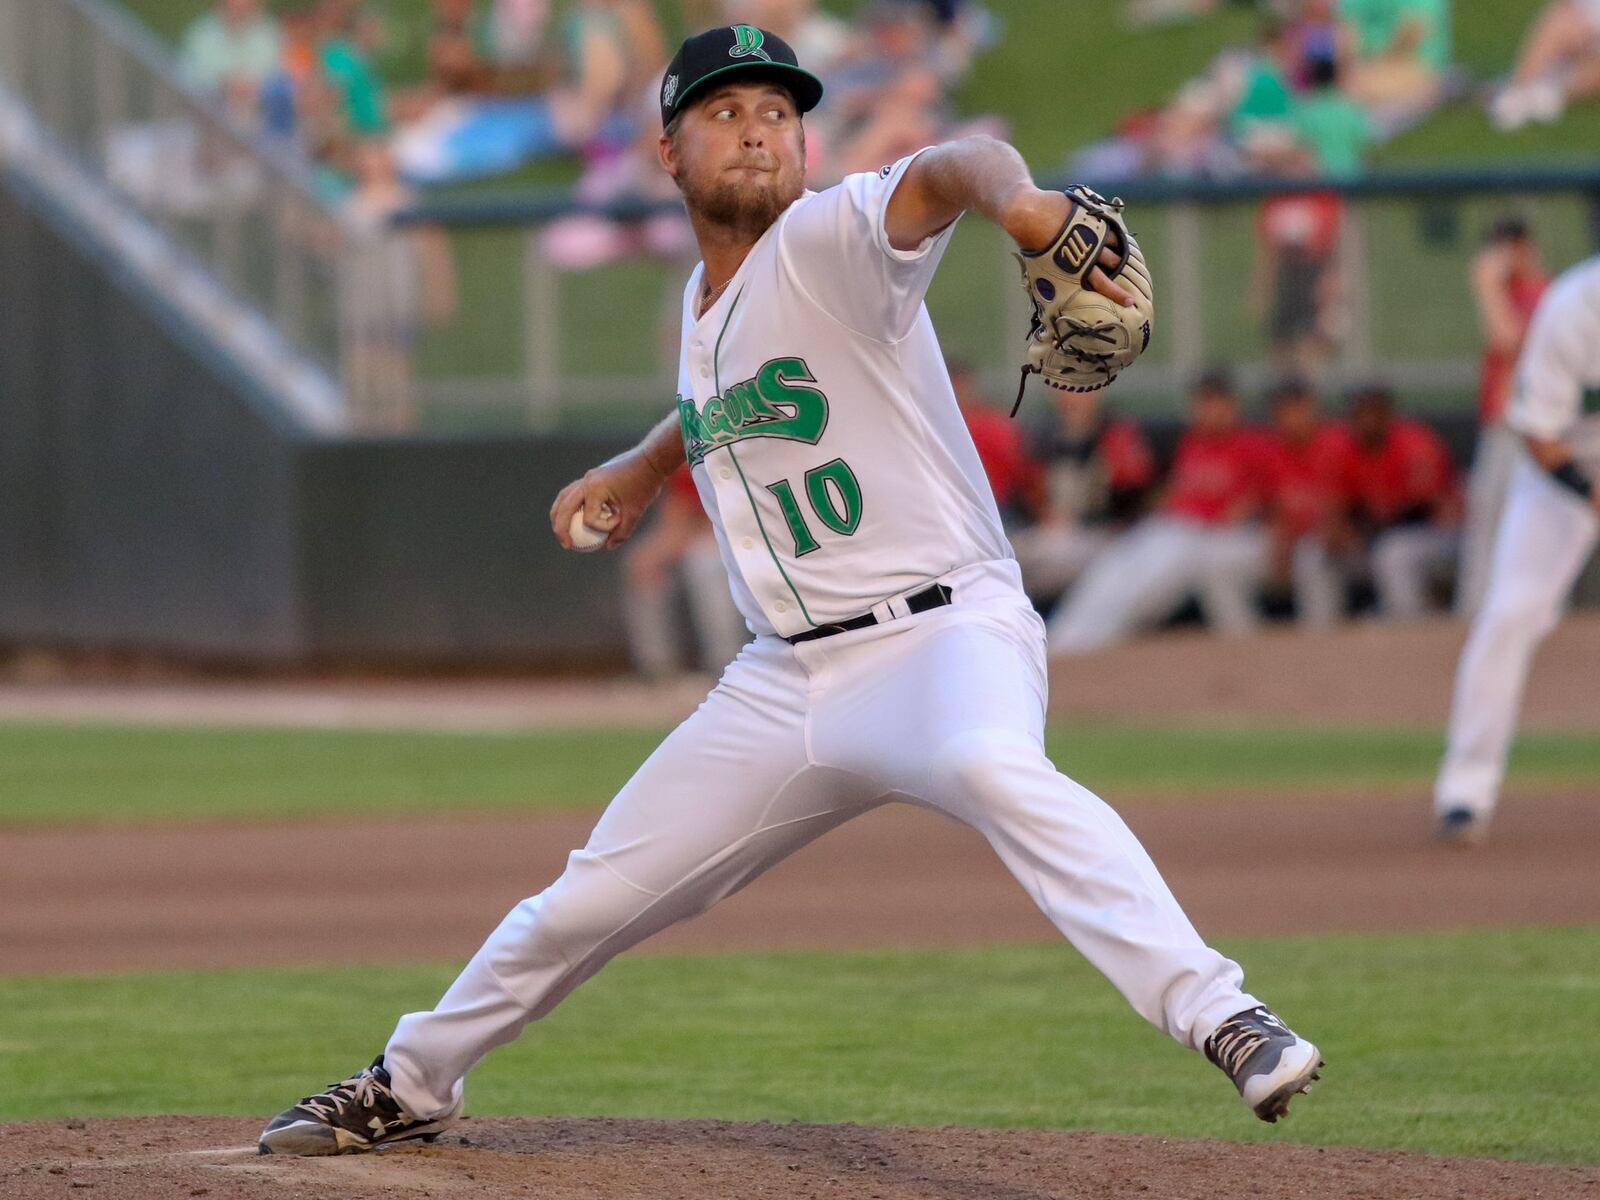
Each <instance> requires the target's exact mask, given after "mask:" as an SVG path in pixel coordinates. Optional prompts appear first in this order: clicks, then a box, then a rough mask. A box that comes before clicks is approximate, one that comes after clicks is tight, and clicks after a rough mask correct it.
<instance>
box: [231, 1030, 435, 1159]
mask: <svg viewBox="0 0 1600 1200" xmlns="http://www.w3.org/2000/svg"><path fill="white" fill-rule="evenodd" d="M460 1115H461V1104H460V1102H459V1101H458V1102H457V1104H456V1106H455V1108H453V1109H451V1110H450V1111H449V1112H447V1113H445V1114H444V1115H443V1116H441V1117H435V1118H433V1119H432V1120H426V1121H425V1120H422V1119H421V1118H419V1117H416V1116H414V1115H412V1114H411V1113H408V1112H407V1111H406V1110H405V1109H404V1108H403V1107H402V1106H401V1104H400V1101H399V1100H398V1099H396V1098H395V1094H394V1091H393V1090H392V1089H391V1088H390V1086H389V1072H388V1071H386V1070H384V1069H383V1055H381V1054H380V1055H378V1057H377V1058H375V1059H373V1060H372V1065H371V1066H370V1067H368V1068H366V1069H365V1070H363V1071H358V1072H357V1073H356V1074H354V1075H352V1076H351V1077H350V1078H349V1079H346V1080H344V1081H343V1082H342V1083H330V1084H329V1085H328V1088H327V1090H326V1091H324V1092H319V1093H318V1094H317V1095H315V1096H307V1097H306V1098H305V1099H304V1100H302V1101H300V1103H299V1104H296V1105H295V1106H294V1107H293V1108H286V1109H284V1110H283V1111H282V1112H281V1113H279V1114H278V1115H277V1116H275V1117H273V1118H272V1120H270V1121H268V1122H267V1127H266V1128H265V1129H263V1130H262V1131H261V1136H260V1137H259V1138H257V1139H256V1150H257V1152H258V1153H261V1154H303V1155H310V1154H354V1153H357V1152H359V1151H362V1150H376V1149H377V1148H378V1147H379V1146H387V1145H389V1144H390V1143H392V1142H404V1141H409V1140H411V1139H412V1138H421V1139H422V1140H423V1141H425V1142H431V1141H433V1139H434V1138H436V1137H438V1136H439V1134H440V1133H442V1132H443V1131H444V1130H445V1129H447V1128H449V1127H450V1126H451V1125H453V1124H454V1123H455V1121H456V1118H458V1117H459V1116H460Z"/></svg>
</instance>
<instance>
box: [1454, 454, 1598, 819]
mask: <svg viewBox="0 0 1600 1200" xmlns="http://www.w3.org/2000/svg"><path fill="white" fill-rule="evenodd" d="M1597 539H1600V515H1597V514H1596V513H1595V510H1594V507H1593V506H1592V505H1589V504H1585V503H1584V502H1583V500H1582V499H1580V498H1579V497H1578V496H1576V495H1574V494H1573V493H1572V492H1570V491H1568V490H1567V489H1566V488H1563V487H1562V486H1561V485H1560V484H1558V483H1556V482H1555V481H1554V480H1552V479H1551V478H1550V477H1549V476H1548V475H1547V474H1545V472H1544V471H1542V470H1540V469H1539V467H1538V466H1537V465H1535V463H1534V462H1533V460H1532V459H1531V458H1530V457H1529V456H1528V455H1527V454H1526V453H1523V454H1521V455H1520V456H1519V458H1518V462H1517V465H1516V469H1515V471H1514V473H1513V475H1512V478H1511V491H1510V494H1509V495H1508V496H1507V498H1506V509H1505V514H1504V515H1503V516H1502V517H1501V520H1500V532H1499V534H1498V536H1497V537H1496V538H1495V547H1494V566H1493V568H1492V570H1491V573H1490V579H1489V590H1488V593H1487V595H1486V596H1485V597H1484V600H1483V606H1482V607H1481V608H1479V609H1478V614H1477V616H1476V617H1475V618H1474V619H1473V622H1472V631H1471V632H1470V633H1469V634H1468V635H1467V643H1466V645H1465V646H1464V647H1463V648H1462V650H1461V661H1460V662H1459V663H1458V664H1457V666H1456V687H1455V696H1454V698H1453V699H1452V701H1451V704H1450V735H1449V741H1448V744H1447V746H1446V749H1445V755H1444V762H1443V764H1442V765H1441V766H1440V768H1439V778H1438V780H1437V781H1436V782H1435V784H1434V793H1433V799H1434V807H1435V809H1436V810H1437V811H1438V812H1440V813H1444V812H1446V811H1448V810H1450V809H1452V808H1468V809H1471V810H1472V811H1473V812H1475V813H1477V814H1479V815H1480V816H1485V817H1487V816H1488V815H1489V814H1490V813H1492V812H1493V811H1494V806H1495V803H1496V801H1497V800H1498V799H1499V796H1500V785H1501V783H1502V782H1503V781H1504V779H1505V774H1506V756H1507V755H1508V754H1509V753H1510V750H1511V739H1512V737H1513V735H1514V734H1515V733H1516V728H1517V710H1518V709H1519V708H1520V707H1521V705H1522V691H1523V688H1524V687H1525V686H1526V684H1527V682H1528V668H1529V666H1530V665H1531V664H1532V662H1533V653H1534V651H1535V650H1537V649H1538V648H1539V643H1540V642H1542V641H1543V640H1544V638H1545V636H1546V635H1547V634H1548V633H1549V632H1550V631H1551V630H1552V629H1554V628H1555V627H1556V623H1557V622H1558V621H1560V619H1561V612H1562V609H1563V608H1565V607H1566V602H1567V597H1568V595H1569V594H1570V593H1571V591H1572V585H1573V584H1574V583H1575V582H1576V581H1577V578H1578V574H1579V572H1581V571H1582V570H1583V564H1584V563H1585V562H1587V561H1588V559H1589V555H1590V554H1591V553H1592V552H1593V550H1594V547H1595V542H1596V540H1597Z"/></svg>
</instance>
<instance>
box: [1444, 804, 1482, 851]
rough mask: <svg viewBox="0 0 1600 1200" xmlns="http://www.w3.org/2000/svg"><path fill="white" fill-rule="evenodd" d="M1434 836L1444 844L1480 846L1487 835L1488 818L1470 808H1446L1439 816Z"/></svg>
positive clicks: (1462, 846)
mask: <svg viewBox="0 0 1600 1200" xmlns="http://www.w3.org/2000/svg"><path fill="white" fill-rule="evenodd" d="M1434 836H1435V837H1436V838H1437V839H1438V840H1439V841H1440V842H1441V843H1443V844H1444V845H1446V846H1458V847H1461V848H1463V849H1465V848H1466V847H1468V846H1481V845H1482V844H1483V842H1484V839H1485V838H1487V837H1488V836H1489V819H1488V818H1487V817H1480V816H1479V815H1478V814H1477V813H1475V812H1473V811H1472V810H1471V809H1470V808H1451V809H1446V810H1445V812H1444V813H1443V814H1442V815H1441V816H1440V817H1439V824H1438V827H1437V828H1436V829H1435V831H1434Z"/></svg>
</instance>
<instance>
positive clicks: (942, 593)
mask: <svg viewBox="0 0 1600 1200" xmlns="http://www.w3.org/2000/svg"><path fill="white" fill-rule="evenodd" d="M950 599H951V592H950V589H949V588H948V587H946V586H945V585H944V584H942V583H931V584H929V585H928V586H927V587H925V588H923V589H922V590H921V591H920V592H912V593H911V595H909V596H907V597H906V608H907V609H909V610H910V611H911V612H914V613H920V612H927V611H928V610H929V609H930V608H943V607H944V606H945V605H946V604H949V603H950ZM879 624H882V622H880V621H879V620H878V618H877V616H876V615H875V614H873V613H862V614H861V615H860V616H859V617H851V618H850V619H849V620H848V621H835V622H834V623H833V624H832V625H818V626H817V627H816V628H815V629H808V630H806V631H805V632H804V633H797V634H794V635H793V636H791V637H786V638H784V639H783V640H784V641H786V642H788V643H789V644H790V645H791V646H798V645H799V644H800V643H801V642H814V641H816V640H817V639H818V638H825V637H832V636H833V635H834V634H836V633H849V632H850V631H851V630H852V629H866V628H868V627H870V626H873V625H879Z"/></svg>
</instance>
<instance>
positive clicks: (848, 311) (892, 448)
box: [677, 155, 1011, 636]
mask: <svg viewBox="0 0 1600 1200" xmlns="http://www.w3.org/2000/svg"><path fill="white" fill-rule="evenodd" d="M915 157H916V156H915V155H912V156H911V157H908V158H904V159H901V160H900V161H899V162H897V163H895V164H893V165H892V166H889V167H885V168H884V169H883V170H882V171H879V172H877V173H876V174H861V175H852V176H850V177H849V178H848V179H846V180H844V181H843V182H842V183H840V184H839V185H838V186H836V187H831V188H829V189H827V190H826V191H823V192H807V193H805V194H804V195H803V196H801V197H800V199H798V200H796V201H795V202H794V204H792V205H791V206H790V207H789V208H788V210H787V211H785V212H784V213H783V215H782V216H780V217H779V218H778V219H777V220H776V221H775V222H773V224H772V226H771V227H770V228H769V229H768V230H767V231H766V233H765V234H763V235H762V237H761V239H760V240H759V241H758V242H757V243H756V244H755V246H754V247H753V248H752V249H751V251H750V253H749V255H748V256H747V257H746V258H745V260H744V262H743V264H741V266H740V267H739V270H738V271H737V272H735V274H734V276H733V278H732V279H731V280H730V281H729V283H728V286H727V287H726V288H725V289H724V290H723V292H722V295H721V296H720V297H719V298H718V299H717V301H716V303H714V304H713V305H712V306H711V307H710V309H709V310H707V312H706V313H705V315H704V316H702V317H699V318H698V319H697V318H696V317H695V311H694V310H695V300H696V297H697V296H698V295H699V294H700V288H701V282H700V281H701V275H702V272H703V270H704V268H703V266H702V267H699V268H696V270H695V272H694V274H693V275H692V276H691V278H690V280H689V285H688V287H687V289H686V290H685V292H684V316H683V343H682V352H681V355H680V358H679V364H678V399H677V403H678V413H679V418H680V421H681V424H682V429H683V437H684V445H685V449H686V450H687V453H688V458H689V464H690V466H691V467H692V468H693V473H694V479H695V483H696V485H697V486H698V487H699V490H700V497H701V500H702V501H703V503H704V504H705V509H706V512H707V513H709V514H710V516H711V520H712V524H713V526H714V527H715V528H716V534H717V542H718V545H719V546H720V548H721V551H722V558H723V561H724V563H726V565H727V568H728V577H729V580H730V582H731V584H732V588H733V596H734V600H735V602H736V603H737V604H738V606H739V609H740V611H741V612H742V613H743V614H744V617H745V620H746V621H747V622H748V623H749V625H750V628H751V629H752V630H753V631H754V632H756V633H777V634H780V635H783V636H788V635H791V634H796V633H801V632H803V631H805V630H807V629H810V628H812V627H813V626H816V625H823V624H828V623H831V622H835V621H842V620H847V619H849V618H851V617H856V616H859V615H861V614H862V613H865V612H867V611H869V610H871V609H872V608H873V606H874V605H877V604H880V603H881V602H883V601H887V600H890V599H891V598H894V597H898V596H901V595H905V594H908V593H911V592H915V591H916V590H918V589H919V588H922V587H925V586H927V584H928V583H929V582H931V581H932V580H935V579H938V578H939V577H941V576H943V575H946V574H948V573H949V572H951V571H952V570H954V569H956V568H958V567H963V566H968V565H971V564H975V563H980V562H987V561H993V560H996V559H1004V558H1009V557H1010V556H1011V548H1010V546H1009V544H1008V543H1007V542H1006V539H1005V534H1004V532H1003V531H1002V529H1001V525H1000V514H999V512H998V511H997V510H996V508H995V503H994V496H993V493H992V492H991V490H990V488H989V484H988V481H987V479H986V477H985V475H984V472H983V466H982V464H981V463H980V462H979V460H978V454H977V451H976V450H975V449H974V447H973V444H972V438H971V436H970V435H969V434H968V432H967V427H966V422H965V421H964V420H963V419H962V416H961V413H960V410H959V409H958V408H957V406H956V399H955V396H954V394H953V393H952V391H951V388H950V379H949V375H948V374H947V372H946V371H945V366H944V358H943V356H942V354H941V352H940V350H939V341H938V338H937V337H935V336H934V332H933V324H932V322H931V321H930V320H929V318H928V311H927V309H926V308H925V307H924V305H923V303H922V298H923V295H924V293H925V292H926V291H927V288H928V284H929V282H930V280H931V279H932V277H933V272H934V269H935V267H937V266H938V263H939V259H940V257H941V256H942V255H943V253H944V249H945V246H946V245H947V244H948V243H949V240H950V233H951V230H950V229H946V230H944V231H943V232H942V233H940V234H938V235H937V236H935V237H932V238H929V239H928V240H927V241H926V242H924V243H923V244H922V245H921V246H919V247H917V248H916V249H915V250H896V249H895V248H894V247H893V246H891V245H890V244H889V239H888V236H887V235H886V233H885V232H884V225H883V221H884V212H885V210H886V209H887V207H888V203H889V197H890V195H891V194H892V193H893V191H894V188H895V186H896V185H897V184H898V183H899V182H900V179H901V177H902V176H903V175H904V174H905V172H906V168H907V167H908V166H910V164H911V162H912V159H914V158H915Z"/></svg>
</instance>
